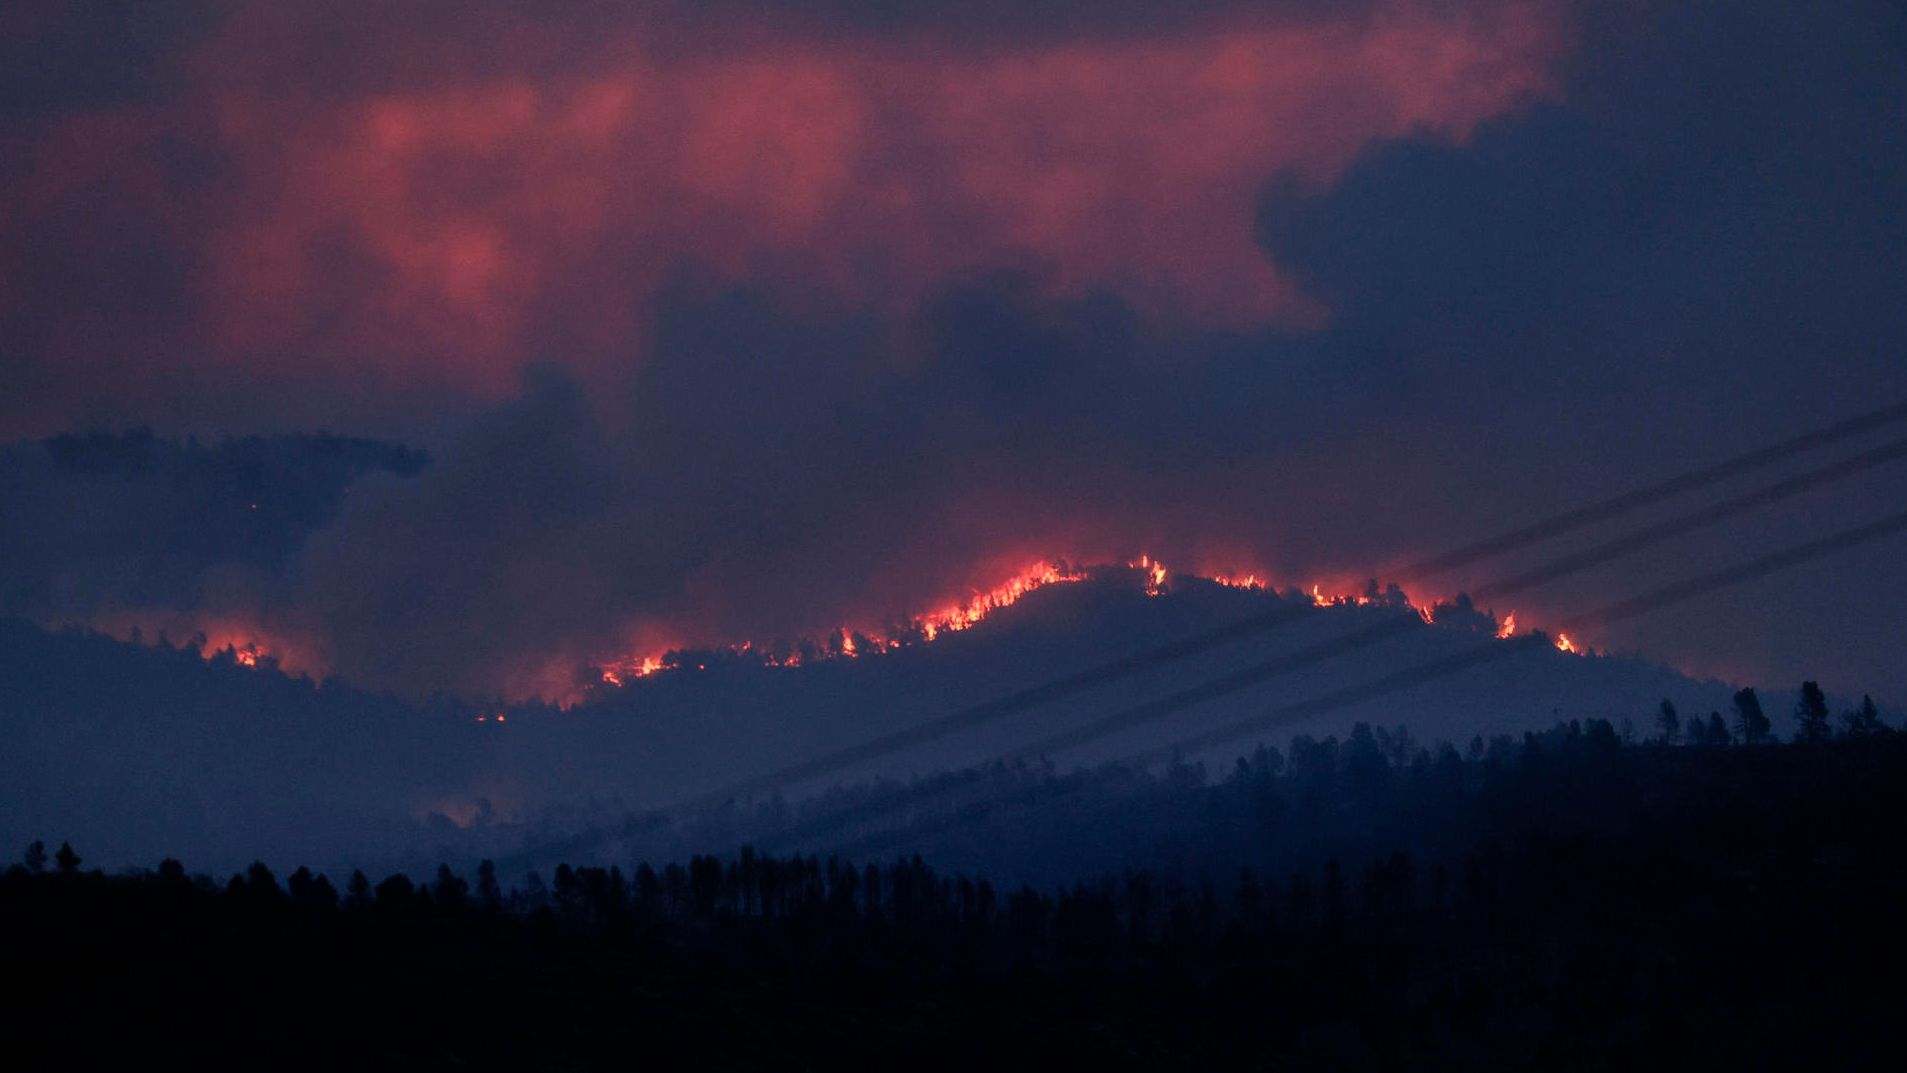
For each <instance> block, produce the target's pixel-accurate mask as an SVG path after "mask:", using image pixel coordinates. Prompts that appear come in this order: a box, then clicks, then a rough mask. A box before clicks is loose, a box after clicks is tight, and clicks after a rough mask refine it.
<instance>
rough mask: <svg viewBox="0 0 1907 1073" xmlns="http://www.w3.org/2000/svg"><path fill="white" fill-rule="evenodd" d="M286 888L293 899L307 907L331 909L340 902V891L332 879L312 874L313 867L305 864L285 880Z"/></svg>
mask: <svg viewBox="0 0 1907 1073" xmlns="http://www.w3.org/2000/svg"><path fill="white" fill-rule="evenodd" d="M285 890H286V892H287V893H289V894H290V895H291V900H292V901H294V902H296V903H297V904H299V905H302V906H305V907H307V908H311V909H330V908H332V907H334V906H336V905H337V904H338V892H337V890H336V888H334V887H332V886H331V881H330V880H329V879H326V878H325V877H324V876H321V875H319V876H314V875H312V874H311V869H309V868H306V867H304V866H303V865H300V866H299V867H298V870H297V871H296V872H293V873H292V874H291V876H290V877H289V878H287V879H286V880H285Z"/></svg>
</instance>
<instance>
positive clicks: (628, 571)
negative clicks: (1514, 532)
mask: <svg viewBox="0 0 1907 1073" xmlns="http://www.w3.org/2000/svg"><path fill="white" fill-rule="evenodd" d="M1904 284H1907V11H1904V10H1903V8H1902V7H1901V6H1900V4H1898V3H1888V2H1881V0H1873V2H1869V0H1848V2H1845V3H1836V4H1829V5H1799V4H1783V3H1775V2H1763V0H1745V2H1713V3H1646V2H1594V3H1572V2H1567V0H1267V2H1260V3H1250V2H1246V0H1236V2H1233V0H1197V2H1187V0H1179V2H1174V3H1150V2H1145V0H1116V2H1110V3H1108V2H1096V3H1089V2H1080V0H1021V2H1012V3H1009V2H998V3H995V2H977V3H968V4H957V5H940V4H929V3H915V2H910V0H900V2H895V3H878V2H871V0H869V2H863V0H819V2H815V3H809V4H802V5H777V4H769V3H766V2H758V0H715V2H705V3H681V4H676V3H668V2H656V3H633V4H623V3H608V2H576V3H551V2H530V0H476V2H460V3H451V2H438V0H424V2H417V3H407V4H402V5H390V4H383V3H372V2H368V0H322V2H319V0H312V2H300V3H272V2H264V0H256V2H241V0H231V2H219V0H179V2H175V3H167V4H150V5H139V6H138V7H137V8H134V9H130V10H129V9H127V8H126V7H125V6H124V5H121V4H117V3H111V2H107V0H81V2H72V0H25V2H24V3H21V2H19V0H15V2H13V3H10V4H7V5H6V6H5V8H4V10H0V442H14V441H25V440H31V439H37V438H41V437H46V436H52V435H55V434H61V433H86V432H92V431H111V432H118V431H123V430H125V429H127V428H132V427H138V426H146V427H150V428H151V429H152V430H153V431H154V432H155V433H156V434H157V435H160V436H164V437H184V436H187V435H194V436H198V437H201V438H203V439H206V440H208V441H210V440H215V439H217V438H218V437H220V436H223V435H228V434H233V435H241V434H279V433H293V432H315V431H319V430H327V431H330V432H333V433H338V434H346V435H352V436H361V437H369V438H376V439H381V440H386V441H391V442H395V443H401V444H405V445H408V446H411V447H416V448H421V449H424V450H428V451H429V452H431V454H432V456H433V459H434V461H433V462H432V464H431V465H430V466H429V467H428V468H427V469H426V470H425V471H424V472H423V473H422V474H421V475H418V476H416V477H412V478H408V479H398V478H395V477H377V478H368V479H367V480H366V481H365V482H363V483H362V484H361V485H360V486H358V487H355V488H354V489H353V491H352V493H351V496H350V497H349V498H348V499H347V500H346V502H345V506H344V509H343V513H342V515H341V516H339V517H338V518H337V519H336V520H335V521H331V522H329V523H328V524H325V525H324V526H322V527H321V528H319V529H318V530H317V531H316V532H314V533H311V534H310V536H309V539H308V540H307V541H303V542H301V543H300V544H299V545H298V547H297V548H296V550H295V554H294V555H293V556H292V558H291V560H290V561H289V562H288V563H287V564H284V565H283V566H282V568H274V569H271V570H265V569H261V568H259V567H257V566H256V565H255V564H253V565H247V564H240V563H227V562H222V561H219V560H218V558H217V556H205V555H196V553H195V554H194V555H186V554H185V549H182V550H181V556H182V558H181V561H183V560H184V559H190V560H191V562H192V563H193V565H191V566H190V567H189V568H187V567H180V568H179V569H180V570H181V571H184V572H185V575H187V576H184V577H183V579H182V580H180V582H179V583H178V584H177V585H175V586H173V587H172V588H171V589H169V590H168V592H169V595H168V596H167V597H166V598H165V599H164V600H162V601H158V602H156V603H155V601H154V600H153V599H152V598H150V596H149V594H148V593H146V592H143V591H141V592H139V593H134V592H133V591H132V589H131V588H129V587H128V586H129V584H130V583H129V582H127V581H126V578H125V577H124V576H123V575H121V574H119V573H115V572H112V571H101V570H99V569H97V567H98V563H97V562H96V561H94V560H83V561H82V560H80V559H78V558H71V559H63V558H61V555H62V554H64V552H61V551H59V550H58V547H56V546H57V545H61V544H62V539H63V538H58V537H56V536H53V535H50V534H55V533H58V532H64V530H61V529H60V528H59V527H60V526H62V525H66V524H69V523H70V524H73V525H80V524H85V525H89V526H91V525H105V526H113V525H117V526H124V527H134V526H138V527H149V528H150V529H152V530H154V531H157V530H165V531H167V532H172V531H182V530H181V525H182V523H184V522H186V521H189V520H190V519H186V518H183V517H176V516H174V515H176V514H178V513H179V512H183V511H186V510H188V509H190V508H189V506H188V505H186V504H182V503H178V502H172V501H167V500H165V499H163V498H161V499H156V500H148V499H144V498H140V499H133V498H131V497H126V498H118V497H114V496H110V495H106V494H104V493H101V492H99V491H98V490H97V489H91V490H89V491H87V492H85V493H84V496H83V499H84V502H83V504H81V505H78V506H75V505H74V504H75V503H78V502H79V500H74V499H59V498H58V496H57V494H53V493H48V495H49V498H47V499H46V500H44V501H41V500H34V502H48V503H50V502H56V501H57V502H59V503H61V504H62V506H61V507H60V508H59V509H58V510H50V511H49V512H47V513H40V512H35V511H25V510H17V511H12V512H10V513H12V514H13V516H12V517H9V518H7V519H5V520H3V521H0V531H4V533H5V539H6V540H7V541H10V543H8V544H6V545H5V546H7V547H11V548H16V549H17V548H23V547H34V548H39V549H41V550H42V551H43V552H44V556H45V557H44V559H43V560H35V562H36V563H38V564H39V565H36V566H35V569H36V570H40V571H42V575H37V576H44V577H51V578H55V579H63V580H58V581H57V583H49V584H47V585H46V586H44V588H43V589H37V588H36V589H35V590H34V593H33V594H31V596H30V597H29V596H20V595H19V594H18V592H15V591H13V590H7V592H6V593H0V595H5V596H6V599H7V600H8V601H9V603H8V604H6V605H0V612H6V613H14V614H24V615H28V616H30V617H33V618H35V619H39V620H46V621H56V620H77V621H83V622H91V623H94V624H99V625H106V626H110V625H112V624H114V623H119V622H126V621H133V620H137V619H141V618H142V617H143V618H144V619H146V620H148V621H156V620H163V619H164V618H165V617H166V616H168V615H173V614H179V615H190V616H195V618H194V621H197V622H200V623H204V622H208V621H212V620H219V621H225V620H234V621H236V620H243V621H244V622H246V623H248V624H249V625H250V626H252V627H256V628H257V629H258V630H260V631H261V636H273V637H277V638H279V639H280V640H281V642H282V643H283V645H284V646H285V648H286V650H287V651H292V650H295V649H297V648H299V647H301V646H302V647H303V648H305V649H307V650H310V651H312V652H314V653H315V652H321V653H322V656H314V659H315V660H316V662H317V663H319V664H321V665H322V669H324V670H326V671H330V672H333V673H336V674H338V675H340V676H342V677H344V678H346V679H349V680H352V681H358V682H362V683H364V684H367V685H371V686H375V687H380V688H383V687H389V688H394V689H398V690H400V691H406V692H411V693H418V694H422V693H428V692H430V691H433V690H439V689H444V690H450V691H453V692H465V693H471V694H477V695H492V694H496V693H499V692H505V691H509V692H517V693H521V692H523V691H525V690H528V691H529V692H535V691H536V688H535V683H536V682H539V681H541V680H542V679H541V678H540V677H539V676H540V675H542V673H543V670H544V669H545V668H546V667H547V666H548V665H550V664H552V663H554V662H560V661H562V660H565V659H570V660H574V659H579V658H590V659H600V658H602V657H603V656H604V655H605V654H606V653H611V652H615V651H625V650H626V651H634V650H636V649H640V648H643V647H645V646H647V647H658V646H663V645H677V644H718V643H724V642H727V641H731V640H735V641H739V640H744V639H750V638H761V637H774V636H794V635H800V634H802V633H804V632H809V633H812V632H815V631H826V630H829V629H832V628H835V627H837V626H839V625H841V624H844V623H849V624H851V623H856V622H860V621H881V620H884V619H886V618H890V617H892V616H894V615H897V614H898V615H904V614H908V613H913V612H917V611H919V610H921V609H923V608H927V607H931V606H936V605H938V604H941V603H945V602H947V601H949V600H953V599H959V598H960V597H961V596H962V595H963V594H965V593H967V592H969V591H970V590H971V589H972V588H974V587H976V586H978V587H984V586H987V585H990V584H993V583H995V582H997V581H998V580H999V579H1000V578H1001V577H1004V576H1007V575H1009V574H1010V573H1011V572H1012V571H1013V570H1015V569H1018V568H1019V567H1021V566H1022V565H1024V564H1025V563H1026V562H1027V561H1029V560H1035V559H1042V558H1058V559H1067V560H1072V561H1081V562H1113V561H1125V560H1127V559H1131V558H1136V557H1137V556H1138V555H1140V554H1149V555H1152V556H1156V557H1158V558H1159V559H1160V560H1163V561H1165V562H1167V563H1169V564H1171V565H1172V566H1173V567H1174V568H1175V569H1179V570H1184V571H1190V572H1198V573H1213V572H1230V573H1245V572H1248V571H1249V572H1257V573H1259V574H1261V575H1263V576H1268V577H1270V578H1271V579H1273V580H1274V581H1275V582H1276V583H1277V584H1278V585H1280V586H1286V585H1292V586H1306V587H1308V586H1309V585H1311V584H1313V583H1319V582H1322V583H1325V584H1327V585H1341V586H1351V585H1356V584H1360V583H1361V581H1362V579H1364V578H1366V577H1377V578H1379V579H1385V578H1387V577H1388V576H1392V575H1393V574H1394V572H1395V571H1396V570H1397V569H1398V568H1399V567H1400V565H1401V564H1403V563H1406V562H1408V561H1411V560H1412V559H1414V558H1416V557H1419V556H1422V555H1426V554H1431V553H1434V552H1437V551H1440V550H1442V549H1444V548H1447V547H1450V546H1453V545H1459V544H1462V543H1464V542H1466V541H1468V540H1473V539H1477V538H1480V537H1484V536H1487V535H1489V534H1491V533H1495V532H1499V531H1501V530H1504V529H1506V528H1509V527H1513V526H1515V525H1518V524H1521V523H1524V522H1527V521H1530V520H1532V519H1535V518H1539V517H1542V516H1544V515H1546V514H1549V513H1552V512H1554V511H1558V510H1563V509H1567V508H1569V507H1572V506H1575V505H1579V504H1581V503H1584V502H1588V501H1591V500H1593V499H1596V498H1598V497H1601V496H1606V495H1611V494H1615V493H1619V492H1621V491H1623V490H1625V489H1627V488H1630V487H1633V486H1635V485H1637V484H1640V483H1646V482H1648V481H1653V480H1657V479H1661V478H1666V477H1670V476H1673V475H1675V474H1676V473H1679V472H1682V471H1684V470H1687V469H1689V468H1692V467H1695V466H1699V465H1702V464H1705V463H1707V462H1711V461H1716V460H1719V459H1723V458H1726V457H1729V456H1731V455H1735V454H1738V453H1741V452H1744V451H1748V450H1752V449H1754V448H1756V447H1759V446H1765V445H1767V444H1769V443H1773V442H1776V441H1778V440H1781V439H1784V438H1786V437H1789V436H1793V435H1796V434H1798V433H1801V432H1805V431H1808V430H1811V429H1814V428H1817V427H1821V426H1826V425H1830V424H1832V423H1834V422H1835V421H1838V420H1841V419H1843V418H1846V417H1849V416H1853V415H1855V414H1859V413H1862V412H1865V411H1869V410H1872V409H1874V408H1876V407H1880V406H1883V405H1886V404H1889V403H1893V402H1899V401H1902V400H1907V302H1903V301H1902V300H1901V294H1902V292H1903V285H1904ZM1900 434H1901V432H1900V428H1899V427H1898V426H1897V427H1895V428H1894V429H1892V430H1891V432H1881V433H1878V434H1877V435H1876V437H1874V438H1873V440H1872V442H1876V443H1878V442H1884V441H1885V440H1887V439H1889V438H1890V437H1895V436H1898V435H1900ZM21 480H22V481H24V480H25V478H21ZM14 487H15V489H16V491H17V490H18V489H19V488H24V487H27V486H26V485H25V484H20V485H16V486H14ZM18 494H21V495H23V496H24V495H25V493H18ZM1904 498H1907V472H1903V471H1902V467H1900V466H1895V467H1884V468H1882V469H1881V470H1879V471H1877V472H1875V473H1872V474H1869V475H1866V476H1865V477H1863V478H1862V479H1861V480H1859V481H1853V482H1848V483H1847V484H1845V485H1843V486H1840V487H1837V488H1836V489H1834V490H1833V491H1831V492H1821V493H1815V494H1811V495H1810V496H1808V497H1805V498H1802V499H1799V500H1797V501H1795V502H1794V503H1791V504H1788V505H1787V506H1786V507H1785V508H1784V509H1783V510H1782V511H1779V512H1770V513H1769V514H1768V515H1767V516H1756V517H1753V518H1750V519H1748V520H1746V521H1743V522H1741V523H1738V524H1735V525H1731V526H1729V527H1726V528H1724V529H1721V530H1717V531H1712V532H1707V533H1703V534H1699V535H1697V536H1694V537H1692V538H1689V539H1687V540H1684V541H1681V542H1678V543H1675V544H1673V545H1672V546H1669V547H1666V548H1664V549H1661V550H1660V551H1659V552H1657V553H1654V554H1652V555H1650V556H1649V557H1647V560H1646V561H1638V562H1636V563H1624V564H1620V565H1618V566H1616V567H1614V568H1611V569H1608V570H1604V571H1600V572H1598V573H1596V574H1595V575H1594V576H1593V577H1585V578H1581V579H1575V580H1572V581H1571V582H1570V583H1569V584H1567V585H1561V586H1556V587H1554V589H1553V590H1545V591H1544V592H1543V593H1542V594H1540V595H1539V596H1533V597H1532V598H1531V599H1530V600H1529V601H1528V602H1527V604H1526V605H1525V606H1522V607H1518V608H1515V609H1516V610H1518V611H1519V612H1520V613H1521V614H1522V615H1523V616H1524V617H1525V619H1526V621H1534V622H1537V623H1539V624H1540V623H1541V622H1542V621H1544V619H1545V618H1546V617H1547V618H1549V619H1552V620H1555V619H1561V618H1563V617H1566V616H1567V615H1569V614H1571V613H1574V612H1579V611H1581V610H1584V609H1585V608H1586V607H1590V606H1596V605H1600V604H1602V603H1606V602H1608V601H1609V600H1613V599H1617V598H1621V597H1626V596H1631V595H1634V594H1636V593H1638V592H1641V591H1644V590H1646V589H1648V588H1650V587H1652V586H1654V585H1656V584H1660V583H1662V582H1664V581H1667V580H1673V579H1676V578H1680V577H1686V576H1688V575H1690V574H1691V573H1700V572H1702V571H1706V570H1712V569H1715V568H1718V567H1720V566H1724V565H1727V564H1729V563H1731V562H1735V561H1739V560H1740V559H1742V558H1745V557H1748V556H1752V555H1754V554H1758V553H1760V552H1763V551H1767V550H1772V549H1774V548H1777V547H1780V546H1782V545H1784V544H1788V543H1792V542H1794V541H1797V540H1803V539H1807V538H1810V537H1813V536H1819V535H1821V534H1823V533H1825V532H1827V531H1830V530H1833V529H1836V528H1840V527H1844V526H1847V525H1852V524H1856V523H1859V522H1862V521H1865V520H1868V519H1870V518H1871V517H1874V516H1877V515H1880V514H1885V513H1890V512H1892V511H1894V510H1898V509H1899V507H1900V505H1901V503H1902V501H1903V499H1904ZM26 501H27V500H25V499H22V500H18V501H16V502H26ZM261 508H262V509H266V510H270V509H272V505H271V504H270V503H269V502H267V503H265V504H261ZM62 511H65V512H66V513H65V514H62V513H61V512H62ZM55 515H57V517H56V516H55ZM73 519H80V521H74V520H73ZM182 539H183V538H182ZM49 548H51V549H53V550H46V549H49ZM1902 550H1903V545H1902V543H1901V541H1900V540H1899V539H1894V540H1892V541H1891V542H1887V541H1883V542H1880V543H1876V544H1873V545H1870V546H1868V547H1865V548H1863V549H1860V550H1858V551H1856V552H1854V553H1851V554H1847V555H1844V556H1840V557H1838V558H1835V559H1833V560H1832V561H1827V562H1823V563H1819V564H1815V565H1812V566H1810V567H1808V568H1805V569H1802V570H1798V571H1795V572H1793V573H1791V574H1788V575H1784V576H1782V577H1779V578H1773V579H1769V580H1767V581H1764V582H1761V583H1758V584H1756V585H1753V586H1747V587H1744V588H1741V589H1738V590H1735V591H1732V592H1730V593H1727V594H1723V595H1720V596H1717V597H1715V598H1713V599H1710V600H1705V601H1699V602H1695V603H1691V604H1689V605H1686V606H1684V607H1680V608H1677V609H1676V610H1674V611H1673V612H1670V613H1666V614H1663V615H1660V616H1655V617H1651V618H1647V619H1643V620H1638V621H1636V622H1633V623H1628V624H1624V625H1621V626H1618V627H1611V628H1610V629H1609V630H1608V631H1606V633H1604V634H1603V635H1600V636H1595V637H1592V638H1589V643H1592V644H1594V645H1596V646H1597V647H1601V648H1607V649H1614V650H1617V651H1623V652H1633V653H1637V654H1640V655H1642V656H1645V657H1647V658H1649V659H1652V660H1656V661H1660V662H1663V663H1666V664H1668V665H1671V666H1674V667H1676V668H1678V669H1681V670H1684V671H1686V672H1689V673H1692V674H1696V675H1700V676H1708V675H1715V676H1720V677H1723V678H1726V679H1729V680H1731V681H1739V682H1757V683H1762V682H1766V683H1775V684H1779V685H1781V686H1783V687H1784V688H1792V685H1793V683H1795V682H1797V681H1799V680H1800V679H1801V678H1803V677H1818V678H1820V679H1821V680H1822V681H1823V682H1824V683H1827V684H1829V686H1830V688H1831V689H1833V690H1838V691H1841V692H1844V693H1852V694H1856V695H1858V694H1859V693H1861V692H1872V693H1874V694H1875V695H1876V696H1877V697H1880V698H1883V699H1884V700H1885V702H1887V703H1889V704H1895V705H1898V704H1901V703H1903V702H1907V663H1904V662H1903V661H1902V659H1901V658H1900V656H1901V653H1900V647H1899V643H1898V639H1899V638H1900V637H1901V636H1903V635H1904V634H1907V557H1903V555H1902ZM22 554H23V553H22ZM35 554H39V553H38V552H36V553H35ZM73 555H75V556H77V555H78V553H77V552H74V553H73ZM21 561H25V560H24V558H23V559H22V560H21ZM1387 572H1391V573H1390V574H1387ZM1489 576H1490V570H1489V569H1484V568H1479V570H1478V571H1477V572H1475V573H1474V574H1473V575H1471V576H1453V577H1451V578H1448V579H1443V580H1440V582H1439V583H1438V585H1437V586H1433V588H1432V590H1431V591H1428V592H1425V593H1423V594H1422V595H1423V596H1425V597H1427V598H1428V597H1438V596H1449V595H1452V594H1453V593H1454V592H1455V591H1456V590H1457V589H1459V588H1463V587H1465V586H1473V585H1476V584H1479V583H1481V582H1482V581H1485V580H1488V578H1489ZM20 591H24V590H20ZM1510 609H1511V608H1508V607H1505V608H1499V609H1498V610H1500V611H1501V610H1510Z"/></svg>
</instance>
